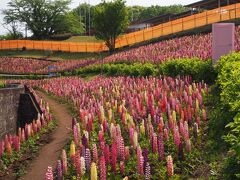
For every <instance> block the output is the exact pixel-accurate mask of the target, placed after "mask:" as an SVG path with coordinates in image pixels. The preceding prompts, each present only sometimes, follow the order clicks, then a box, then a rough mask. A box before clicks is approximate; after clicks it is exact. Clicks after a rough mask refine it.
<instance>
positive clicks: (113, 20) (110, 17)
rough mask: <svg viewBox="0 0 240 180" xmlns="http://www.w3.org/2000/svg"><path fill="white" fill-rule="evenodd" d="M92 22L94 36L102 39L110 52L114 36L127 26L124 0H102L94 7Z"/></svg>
mask: <svg viewBox="0 0 240 180" xmlns="http://www.w3.org/2000/svg"><path fill="white" fill-rule="evenodd" d="M93 24H94V30H95V36H96V38H97V39H102V40H104V41H105V43H106V45H107V47H108V48H109V51H110V52H112V51H114V49H115V42H116V38H117V37H118V36H119V35H120V34H121V33H123V32H124V31H125V30H126V28H127V26H128V13H127V8H126V5H125V1H123V0H114V1H111V2H105V1H103V3H101V4H99V5H98V6H97V7H96V8H95V11H94V15H93Z"/></svg>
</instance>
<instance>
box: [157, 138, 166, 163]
mask: <svg viewBox="0 0 240 180" xmlns="http://www.w3.org/2000/svg"><path fill="white" fill-rule="evenodd" d="M158 156H159V159H160V160H162V161H163V160H164V158H165V157H164V142H163V136H162V135H161V134H160V135H158Z"/></svg>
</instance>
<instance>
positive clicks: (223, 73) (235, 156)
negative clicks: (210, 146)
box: [216, 53, 240, 179]
mask: <svg viewBox="0 0 240 180" xmlns="http://www.w3.org/2000/svg"><path fill="white" fill-rule="evenodd" d="M216 69H217V71H218V81H217V83H218V85H219V87H220V89H221V93H220V97H221V102H222V103H223V104H224V105H225V106H228V107H229V111H230V112H232V113H235V116H234V117H229V121H228V122H229V123H228V125H227V126H226V128H227V129H228V130H229V132H228V134H227V135H226V136H224V140H225V141H226V142H227V143H228V144H229V145H230V149H229V155H228V157H227V158H226V160H225V161H224V163H223V165H224V166H223V177H224V179H237V178H240V173H239V169H240V138H239V137H240V53H233V54H230V55H228V56H223V57H222V58H221V59H220V60H219V63H218V64H217V66H216ZM230 170H231V173H230V174H231V175H230V174H229V172H230Z"/></svg>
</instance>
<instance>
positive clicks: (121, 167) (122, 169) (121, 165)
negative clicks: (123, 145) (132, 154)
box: [120, 161, 125, 175]
mask: <svg viewBox="0 0 240 180" xmlns="http://www.w3.org/2000/svg"><path fill="white" fill-rule="evenodd" d="M120 172H121V175H123V174H124V172H125V165H124V161H120Z"/></svg>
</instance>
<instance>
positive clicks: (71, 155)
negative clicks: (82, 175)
mask: <svg viewBox="0 0 240 180" xmlns="http://www.w3.org/2000/svg"><path fill="white" fill-rule="evenodd" d="M75 149H76V147H75V143H74V142H73V141H72V142H71V145H70V157H73V156H74V155H75V153H76V150H75Z"/></svg>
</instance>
